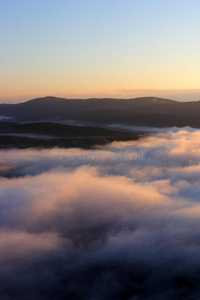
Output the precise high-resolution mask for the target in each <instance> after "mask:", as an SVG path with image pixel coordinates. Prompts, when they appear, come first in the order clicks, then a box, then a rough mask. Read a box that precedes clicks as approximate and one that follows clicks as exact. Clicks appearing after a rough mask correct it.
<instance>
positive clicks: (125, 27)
mask: <svg viewBox="0 0 200 300" xmlns="http://www.w3.org/2000/svg"><path fill="white" fill-rule="evenodd" d="M199 16H200V1H199V0H190V1H189V0H140V1H139V0H106V1H105V0H101V1H99V0H59V1H55V0H42V1H41V0H34V1H33V0H28V1H27V0H9V1H5V0H0V36H1V45H0V54H1V55H0V102H14V101H19V100H28V99H30V98H33V97H38V96H46V95H55V96H64V97H69V96H70V97H79V96H81V97H90V96H99V97H101V96H116V97H123V96H124V97H129V98H130V97H132V96H137V95H139V96H142V95H146V94H148V95H150V94H152V95H153V94H154V95H156V93H157V95H159V94H160V95H161V96H166V95H168V96H173V95H175V94H176V95H179V96H177V97H179V98H181V97H182V100H186V99H187V97H188V99H187V100H190V99H191V100H192V99H193V98H194V99H195V98H197V99H198V98H199V99H200V51H199V48H200V47H199V46H200V21H199V20H200V19H199ZM190 96H191V98H190ZM192 97H193V98H192ZM174 98H175V96H174ZM199 99H198V100H199Z"/></svg>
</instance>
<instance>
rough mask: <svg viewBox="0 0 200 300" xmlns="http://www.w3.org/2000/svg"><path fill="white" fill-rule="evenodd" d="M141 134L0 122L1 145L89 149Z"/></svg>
mask: <svg viewBox="0 0 200 300" xmlns="http://www.w3.org/2000/svg"><path fill="white" fill-rule="evenodd" d="M142 136H144V134H141V133H129V132H121V131H113V130H108V129H104V128H98V127H89V126H70V125H63V124H57V123H49V122H38V123H28V124H18V123H12V122H0V148H1V149H6V148H20V149H25V148H33V147H34V148H35V147H36V148H52V147H62V148H74V147H79V148H85V149H87V148H91V147H93V146H95V145H105V144H108V143H110V142H113V141H129V140H137V139H139V138H140V137H142Z"/></svg>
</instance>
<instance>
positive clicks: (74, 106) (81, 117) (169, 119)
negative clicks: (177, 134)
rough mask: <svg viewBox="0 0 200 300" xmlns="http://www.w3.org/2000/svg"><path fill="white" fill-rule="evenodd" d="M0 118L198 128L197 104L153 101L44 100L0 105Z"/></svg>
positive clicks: (148, 98) (154, 99)
mask: <svg viewBox="0 0 200 300" xmlns="http://www.w3.org/2000/svg"><path fill="white" fill-rule="evenodd" d="M0 115H1V116H5V117H12V120H13V121H16V122H17V121H22V122H27V121H29V122H30V121H32V122H34V121H54V120H55V121H57V122H59V121H63V120H74V121H77V122H85V123H88V124H93V123H97V124H99V123H105V124H113V123H118V124H131V125H140V126H141V125H144V126H158V127H166V126H178V127H182V126H192V127H197V128H200V118H199V117H200V101H197V102H178V101H173V100H170V99H162V98H157V97H142V98H135V99H110V98H103V99H86V100H83V99H64V98H56V97H51V96H48V97H44V98H37V99H32V100H30V101H27V102H25V103H19V104H0Z"/></svg>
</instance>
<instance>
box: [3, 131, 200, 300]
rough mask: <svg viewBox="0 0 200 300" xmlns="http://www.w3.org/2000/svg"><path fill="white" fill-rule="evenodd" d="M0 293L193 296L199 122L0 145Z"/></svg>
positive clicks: (87, 298)
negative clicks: (33, 144)
mask: <svg viewBox="0 0 200 300" xmlns="http://www.w3.org/2000/svg"><path fill="white" fill-rule="evenodd" d="M0 176H1V177H0V299H5V300H7V299H9V300H10V299H20V300H27V299H28V300H35V299H38V300H47V299H48V300H49V299H53V300H54V299H55V300H57V299H70V300H71V299H73V300H74V299H81V300H107V299H108V300H117V299H119V300H123V299H126V300H136V299H151V300H157V299H172V300H173V299H199V295H200V285H199V282H200V260H199V257H200V231H199V228H200V201H199V200H200V130H191V129H190V128H184V129H182V130H178V129H177V130H173V131H166V132H159V133H156V134H155V135H151V136H149V137H146V138H143V139H140V140H139V141H133V142H114V143H112V144H109V145H107V146H101V147H100V146H99V147H95V149H94V150H81V149H59V148H54V149H48V150H47V149H45V150H35V149H27V150H16V149H15V150H14V149H13V150H1V151H0Z"/></svg>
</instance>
